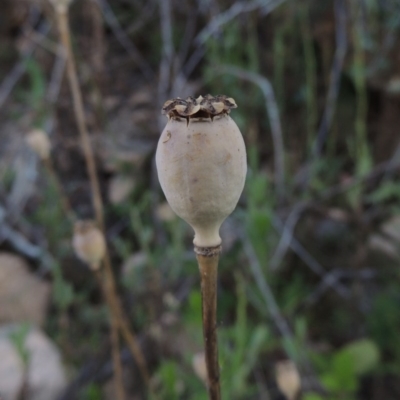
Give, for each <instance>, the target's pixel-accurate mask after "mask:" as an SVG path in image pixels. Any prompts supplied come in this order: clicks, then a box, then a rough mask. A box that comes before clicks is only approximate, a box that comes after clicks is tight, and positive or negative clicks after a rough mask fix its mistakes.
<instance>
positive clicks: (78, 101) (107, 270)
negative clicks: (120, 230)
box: [56, 7, 150, 389]
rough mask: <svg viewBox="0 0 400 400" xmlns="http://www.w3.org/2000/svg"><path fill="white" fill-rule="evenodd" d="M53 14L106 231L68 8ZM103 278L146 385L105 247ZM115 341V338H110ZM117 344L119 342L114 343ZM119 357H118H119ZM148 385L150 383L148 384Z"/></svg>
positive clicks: (95, 205)
mask: <svg viewBox="0 0 400 400" xmlns="http://www.w3.org/2000/svg"><path fill="white" fill-rule="evenodd" d="M56 15H57V19H58V26H59V30H60V37H61V41H62V44H63V46H64V48H65V51H66V53H67V73H68V80H69V85H70V88H71V92H72V98H73V104H74V113H75V118H76V122H77V125H78V129H79V134H80V137H81V141H82V148H83V152H84V156H85V160H86V166H87V171H88V175H89V179H90V185H91V192H92V201H93V208H94V211H95V215H96V221H97V224H98V226H99V228H100V229H101V230H102V231H103V233H105V226H104V217H103V202H102V199H101V192H100V184H99V180H98V178H97V174H96V162H95V158H94V155H93V150H92V146H91V143H90V138H89V134H88V131H87V128H86V122H85V114H84V108H83V101H82V93H81V90H80V87H79V81H78V76H77V72H76V67H75V62H74V57H73V53H72V48H71V34H70V31H69V25H68V10H67V8H66V7H59V8H56ZM103 265H104V278H103V280H102V282H103V287H104V292H105V297H106V301H107V303H108V306H109V308H110V314H111V316H110V318H111V323H112V330H113V329H120V331H121V334H122V335H123V337H124V338H125V340H126V342H127V343H128V346H129V349H130V351H131V353H132V356H133V358H134V359H135V361H136V363H137V365H138V367H139V370H140V372H141V375H142V377H143V379H144V381H145V383H146V384H147V385H149V381H150V379H149V374H148V371H147V366H146V362H145V358H144V356H143V354H142V352H141V349H140V347H139V345H138V344H137V340H136V338H135V335H134V334H133V333H132V332H131V331H130V329H129V324H128V322H127V318H126V316H125V314H124V312H123V309H122V307H121V304H120V302H119V299H118V295H117V290H116V285H115V280H114V275H113V272H112V265H111V259H110V255H109V252H108V249H107V248H106V253H105V257H104V262H103ZM112 342H113V343H115V342H114V341H112ZM116 344H117V345H118V346H119V343H116ZM119 361H120V360H119ZM118 371H119V368H118V367H117V366H116V367H115V372H116V373H118ZM149 389H150V386H149Z"/></svg>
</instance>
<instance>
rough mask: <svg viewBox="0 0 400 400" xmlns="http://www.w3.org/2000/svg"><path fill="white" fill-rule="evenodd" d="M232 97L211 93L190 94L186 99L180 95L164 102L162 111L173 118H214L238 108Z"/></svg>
mask: <svg viewBox="0 0 400 400" xmlns="http://www.w3.org/2000/svg"><path fill="white" fill-rule="evenodd" d="M236 107H237V105H236V102H235V100H234V99H232V97H227V96H224V95H217V96H212V95H210V94H207V95H205V96H204V97H203V96H199V97H197V98H194V97H192V96H189V97H188V98H187V99H186V100H183V99H181V98H179V97H177V98H176V99H172V100H168V101H166V102H165V103H164V106H163V108H162V113H163V114H165V115H167V116H168V118H172V119H187V120H188V121H189V119H214V117H216V116H218V115H224V114H229V113H230V112H231V109H232V108H236Z"/></svg>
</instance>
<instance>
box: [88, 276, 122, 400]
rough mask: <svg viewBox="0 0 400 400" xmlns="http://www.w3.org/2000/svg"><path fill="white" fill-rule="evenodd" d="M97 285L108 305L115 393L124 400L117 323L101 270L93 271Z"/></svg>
mask: <svg viewBox="0 0 400 400" xmlns="http://www.w3.org/2000/svg"><path fill="white" fill-rule="evenodd" d="M94 273H95V276H96V279H97V283H98V285H99V287H100V288H101V290H102V292H103V296H104V299H105V301H106V303H107V304H108V312H109V317H110V328H111V353H112V360H113V366H114V370H115V371H114V372H115V381H114V384H115V393H116V396H117V399H119V400H125V391H124V382H123V377H122V363H121V357H120V354H119V347H120V346H119V336H118V321H117V319H116V316H115V313H114V311H113V309H112V307H111V304H112V299H111V298H110V292H109V290H107V288H106V284H105V283H104V279H103V277H102V276H101V270H95V271H94Z"/></svg>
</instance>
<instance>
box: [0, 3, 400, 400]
mask: <svg viewBox="0 0 400 400" xmlns="http://www.w3.org/2000/svg"><path fill="white" fill-rule="evenodd" d="M69 21H70V28H71V32H72V47H73V52H74V57H75V59H76V65H77V70H78V76H79V83H80V87H81V89H82V92H83V101H84V112H85V123H86V125H87V127H88V130H89V133H90V138H91V144H92V147H93V150H94V153H95V159H96V163H97V174H98V177H99V179H100V186H101V192H102V198H103V201H104V205H105V211H104V217H105V225H106V229H105V232H106V238H107V242H108V245H109V249H110V254H111V259H112V265H113V271H114V275H115V280H116V285H117V291H118V295H119V297H120V301H121V303H122V307H123V309H124V310H125V312H126V314H127V316H128V319H129V325H130V327H131V328H132V330H133V331H135V332H136V335H137V338H138V340H139V343H140V345H141V348H142V351H143V354H144V356H145V358H146V361H147V364H148V368H149V371H150V375H151V382H152V387H153V392H154V393H153V396H156V397H157V398H159V399H168V400H170V399H171V400H173V399H193V400H201V399H206V398H207V394H206V390H205V386H204V383H203V380H202V376H203V375H202V369H203V368H204V366H203V365H202V358H201V351H202V347H203V344H202V330H201V310H200V308H201V298H200V285H199V274H198V270H197V265H196V260H195V257H194V253H193V251H192V231H191V229H190V227H188V226H187V225H186V224H185V223H184V222H183V221H181V220H180V219H179V218H177V217H176V216H175V215H174V214H173V212H172V211H171V209H170V208H169V206H168V205H167V203H166V202H165V199H164V198H163V195H162V192H161V190H160V187H159V183H158V180H157V173H156V169H155V164H154V153H155V148H156V145H157V140H158V137H159V135H160V132H161V130H162V128H163V125H164V124H165V117H164V116H162V115H161V113H160V110H161V106H162V104H163V103H164V101H166V100H167V99H169V98H172V97H178V96H179V97H182V98H185V97H187V96H189V95H194V96H198V95H200V94H202V95H204V94H207V93H212V94H220V93H222V94H226V95H229V96H231V97H233V98H234V99H235V100H236V102H237V104H238V109H237V110H234V111H233V112H232V114H231V115H232V117H233V118H234V119H235V121H236V122H237V123H238V125H239V126H240V128H241V131H242V133H243V135H244V139H245V142H246V145H247V149H248V163H249V171H248V176H247V181H246V187H245V191H244V193H243V196H242V198H241V200H240V202H239V205H238V207H237V209H236V211H235V212H234V214H233V215H232V216H231V217H229V218H228V220H227V221H226V222H225V223H224V226H223V228H222V232H221V236H222V238H223V252H224V254H223V257H222V262H221V265H220V271H219V283H218V287H219V289H218V290H219V294H218V302H219V304H218V332H219V345H220V363H221V382H222V392H223V399H226V400H235V399H237V400H241V399H271V400H278V399H287V400H295V399H304V400H320V399H329V400H356V399H360V400H361V399H362V400H382V399H385V400H395V399H400V341H399V332H400V206H399V204H400V183H399V178H400V170H399V167H400V141H399V139H400V51H399V48H400V47H399V46H400V2H399V1H398V0H241V1H239V0H238V1H229V0H188V1H177V0H159V1H157V0H147V1H142V0H113V1H111V0H75V1H73V2H72V4H71V6H70V10H69ZM59 43H60V41H59V36H58V31H57V23H56V22H55V14H54V10H53V8H52V6H51V4H50V3H48V2H47V1H45V0H2V1H1V4H0V143H1V144H0V339H1V340H8V341H9V342H10V341H11V343H12V347H13V349H14V351H15V352H16V353H17V354H18V357H19V358H20V360H21V363H20V364H21V365H22V367H21V366H20V368H22V369H23V371H24V372H23V374H22V375H23V376H24V377H25V378H24V379H22V381H21V382H22V383H23V385H22V386H21V387H20V388H19V389H18V390H17V392H15V393H17V395H16V396H17V397H11V395H7V394H6V392H4V393H3V396H4V400H8V397H7V396H10V397H9V398H10V399H14V398H15V399H17V398H18V399H33V398H35V399H36V398H37V399H39V398H40V399H41V400H46V399H49V400H52V399H54V400H55V399H60V400H61V399H65V400H67V399H68V400H73V399H79V400H97V399H99V400H100V399H104V400H106V399H115V398H116V397H115V393H114V389H113V386H112V383H111V382H112V375H113V372H112V371H113V369H112V361H111V350H110V349H111V344H110V328H109V322H108V311H107V307H106V303H105V301H104V300H103V297H102V294H101V290H100V289H99V286H98V284H97V282H96V280H95V279H94V276H93V274H92V272H91V271H90V269H89V268H88V267H87V266H86V265H85V264H84V263H82V262H81V261H79V260H78V259H77V258H76V256H75V255H74V252H73V250H72V247H71V237H72V234H73V226H72V223H71V221H70V219H69V218H68V216H67V214H66V212H65V208H64V206H63V204H65V202H66V200H67V203H68V204H70V206H71V208H72V209H73V210H74V213H75V214H76V215H77V216H78V217H79V218H84V219H87V218H92V219H93V218H94V210H93V208H92V202H91V196H92V195H93V193H91V190H90V185H89V179H88V176H87V174H86V167H85V158H84V156H83V152H82V148H81V144H80V139H79V134H78V129H77V125H76V120H75V117H74V111H73V110H74V108H73V107H74V104H73V101H72V97H71V91H70V89H69V86H68V80H67V78H66V73H65V71H66V68H65V67H66V59H65V53H64V52H63V51H62V47H61V46H60V44H59ZM33 129H41V130H43V131H44V132H45V133H46V135H48V137H49V139H50V142H51V147H52V148H51V157H50V158H51V162H50V161H49V160H48V161H46V162H42V161H41V160H40V158H39V157H38V156H37V155H36V154H35V153H34V152H33V151H32V149H31V148H29V146H28V144H27V142H26V140H25V139H26V137H27V136H28V135H29V133H30V132H31V131H32V130H33ZM27 322H28V323H29V324H33V325H34V326H36V328H35V329H40V332H41V333H42V334H43V335H45V336H46V338H47V339H46V340H49V341H51V343H53V346H55V348H57V349H58V350H57V351H58V356H59V357H60V358H61V360H62V365H63V373H62V374H63V376H64V377H65V378H64V379H61V381H62V384H61V385H60V387H59V388H58V389H57V391H55V392H54V393H53V394H51V395H49V396H48V397H45V396H44V395H43V396H42V397H34V394H33V392H34V391H33V390H32V387H33V386H32V385H34V383H32V382H31V380H30V378H29V376H30V375H29V374H30V373H31V372H30V370H29V369H30V368H31V367H30V365H31V364H32V363H30V351H29V346H28V345H27V340H25V339H26V336H27V335H29V330H30V329H33V328H31V327H30V326H31V325H27V324H26V323H27ZM2 332H6V333H7V332H8V333H7V334H6V335H2ZM10 332H11V333H10ZM4 337H6V339H4ZM0 344H1V341H0ZM3 347H4V346H3ZM0 350H1V346H0ZM120 351H121V359H122V363H123V372H124V373H123V378H124V386H125V391H126V398H127V399H146V398H152V397H151V396H150V397H149V396H147V395H146V394H145V392H146V390H145V385H144V384H143V382H142V380H141V378H140V375H139V374H138V370H137V367H136V364H135V361H134V360H133V359H132V358H131V356H130V353H129V350H128V348H126V347H125V343H124V342H121V347H120ZM0 354H1V351H0ZM1 359H2V357H1V355H0V365H1V367H0V394H1V393H2V390H5V389H2V386H1V385H2V382H3V383H4V380H6V381H7V378H5V377H6V376H7V371H8V373H10V371H9V370H8V368H7V366H8V367H10V365H11V364H10V363H6V364H5V366H4V365H2V362H1ZM32 359H33V358H32ZM3 360H5V358H4V357H3ZM288 360H291V362H288ZM3 364H4V363H3ZM36 368H38V369H40V368H42V366H40V364H39V365H38V364H37V365H36ZM43 368H45V367H44V366H43ZM2 374H3V376H2ZM27 376H28V378H26V377H27ZM297 376H299V377H300V378H301V392H298V391H297V388H296V380H297ZM49 379H50V378H49ZM293 385H294V386H295V388H294V389H293V391H292V392H291V391H290V387H291V386H293ZM7 393H8V392H7ZM10 393H11V392H10ZM55 393H56V394H55ZM18 396H19V397H18ZM0 397H1V396H0ZM156 397H154V398H156Z"/></svg>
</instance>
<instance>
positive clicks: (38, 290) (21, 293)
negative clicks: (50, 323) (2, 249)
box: [0, 253, 50, 325]
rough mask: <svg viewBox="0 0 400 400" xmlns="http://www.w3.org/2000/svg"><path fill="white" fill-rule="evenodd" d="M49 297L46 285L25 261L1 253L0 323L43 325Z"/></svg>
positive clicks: (47, 285) (48, 286)
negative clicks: (30, 269) (24, 322)
mask: <svg viewBox="0 0 400 400" xmlns="http://www.w3.org/2000/svg"><path fill="white" fill-rule="evenodd" d="M49 296H50V285H49V283H47V282H45V281H43V280H41V279H40V278H38V277H37V276H35V275H34V274H33V273H31V272H30V271H29V268H28V265H27V263H26V262H25V260H24V259H22V258H21V257H19V256H15V255H13V254H11V253H0V304H1V307H0V324H1V323H9V322H23V321H26V322H30V323H33V324H36V325H42V324H43V322H44V320H45V317H46V311H47V305H48V302H49Z"/></svg>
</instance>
